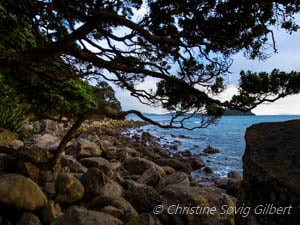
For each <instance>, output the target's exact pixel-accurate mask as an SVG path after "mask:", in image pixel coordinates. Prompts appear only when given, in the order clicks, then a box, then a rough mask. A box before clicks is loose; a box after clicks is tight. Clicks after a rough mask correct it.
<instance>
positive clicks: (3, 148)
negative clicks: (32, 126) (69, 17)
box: [0, 128, 24, 154]
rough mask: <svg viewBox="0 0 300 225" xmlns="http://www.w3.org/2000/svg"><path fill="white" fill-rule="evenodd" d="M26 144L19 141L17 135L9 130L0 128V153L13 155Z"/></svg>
mask: <svg viewBox="0 0 300 225" xmlns="http://www.w3.org/2000/svg"><path fill="white" fill-rule="evenodd" d="M23 145H24V143H23V142H22V141H20V140H18V138H17V135H16V134H15V133H13V132H11V131H9V130H6V129H3V128H0V152H1V153H7V154H11V152H12V151H13V152H14V151H15V150H17V149H19V148H20V147H23Z"/></svg>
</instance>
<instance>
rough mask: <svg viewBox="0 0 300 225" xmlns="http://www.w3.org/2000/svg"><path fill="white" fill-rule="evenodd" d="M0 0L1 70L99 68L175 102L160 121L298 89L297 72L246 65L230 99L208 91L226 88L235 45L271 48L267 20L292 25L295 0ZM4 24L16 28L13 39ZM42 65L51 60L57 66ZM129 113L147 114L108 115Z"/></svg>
mask: <svg viewBox="0 0 300 225" xmlns="http://www.w3.org/2000/svg"><path fill="white" fill-rule="evenodd" d="M0 3H1V4H0V18H1V21H0V23H1V26H0V29H1V32H0V34H1V35H0V47H1V53H0V59H1V60H0V68H1V70H3V71H5V70H8V69H9V68H10V69H11V68H14V67H18V68H20V69H21V70H23V71H24V70H26V71H28V72H30V73H28V74H31V75H30V76H28V77H26V76H23V77H22V79H26V80H30V79H32V74H35V76H37V77H39V78H40V79H42V78H45V77H47V79H49V80H63V79H74V78H83V77H87V76H96V77H100V78H101V79H104V80H107V81H110V82H113V83H115V84H116V85H118V86H120V87H122V88H125V89H127V90H129V91H130V92H131V94H132V95H133V96H135V97H137V98H138V99H139V100H140V101H141V102H143V103H145V104H150V105H161V106H163V107H164V108H166V109H168V110H170V111H171V112H173V116H174V117H173V119H172V120H171V121H170V122H171V123H170V124H169V125H161V126H164V127H173V126H175V127H176V126H177V127H183V126H184V124H183V123H179V125H178V124H175V123H173V122H174V121H176V118H177V117H178V118H181V119H182V118H183V120H184V119H186V118H185V117H184V116H191V115H193V114H194V113H198V112H200V113H201V114H202V115H206V116H203V118H202V120H201V123H200V126H205V125H207V124H208V123H210V122H211V121H212V119H213V118H215V117H219V116H221V115H222V113H223V112H224V109H225V108H229V109H240V110H243V111H247V110H250V109H252V108H254V107H255V106H257V105H258V104H260V103H262V102H265V101H275V100H276V99H278V98H282V97H285V96H287V95H290V94H296V93H299V91H300V79H299V76H300V75H299V73H298V72H293V71H292V72H289V73H286V72H280V71H278V70H274V71H273V72H272V73H252V72H250V71H248V72H241V74H240V76H241V79H240V87H239V94H237V95H235V96H233V98H232V100H230V101H220V100H219V99H215V98H214V97H212V96H213V94H215V93H220V92H222V91H223V90H224V87H225V85H224V82H225V81H226V79H225V77H226V75H228V73H229V68H230V66H231V64H232V56H233V55H234V54H236V53H239V52H242V53H244V55H245V57H248V58H249V59H260V60H263V59H266V58H267V57H268V55H267V54H266V49H268V48H273V50H274V51H275V52H276V51H277V49H276V43H275V40H274V35H273V31H272V28H273V27H276V26H277V27H281V28H282V29H285V30H286V31H288V32H290V33H292V32H294V31H297V29H298V25H297V24H296V23H295V18H294V17H295V15H296V13H298V12H299V10H300V1H278V0H274V1H269V0H260V1H258V0H257V1H246V0H225V1H219V0H197V1H196V0H186V1H182V0H172V1H171V0H145V1H142V0H124V1H118V0H80V1H79V0H39V1H38V0H0ZM142 8H143V10H140V9H142ZM141 11H146V12H145V13H141ZM20 33H21V34H22V35H20ZM6 34H10V35H11V37H12V36H14V38H13V40H12V39H11V38H9V39H8V38H7V36H6ZM57 63H58V64H59V66H58V65H56V64H57ZM45 65H51V66H50V68H51V67H54V68H55V72H54V73H53V71H51V70H49V67H48V66H45ZM64 67H67V68H68V69H64ZM70 71H71V73H70ZM149 78H153V79H156V80H157V87H156V88H155V89H151V90H143V89H139V88H138V84H139V83H141V82H144V81H145V80H147V79H149ZM34 80H35V78H34ZM75 95H76V94H75ZM128 113H136V114H138V115H139V116H140V117H142V118H143V119H146V120H148V119H147V118H145V117H144V116H143V115H141V114H140V113H139V112H137V111H133V110H131V111H128V112H122V113H119V114H116V113H114V115H112V116H115V117H117V116H118V115H120V116H124V115H125V114H128ZM186 113H189V114H188V115H187V114H186ZM151 122H153V121H151ZM158 125H159V124H158Z"/></svg>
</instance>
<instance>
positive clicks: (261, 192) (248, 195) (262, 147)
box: [236, 120, 300, 225]
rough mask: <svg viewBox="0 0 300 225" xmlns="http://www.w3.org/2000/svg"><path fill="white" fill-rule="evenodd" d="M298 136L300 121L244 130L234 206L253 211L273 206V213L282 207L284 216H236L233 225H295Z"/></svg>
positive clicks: (299, 199) (299, 189)
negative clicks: (240, 183)
mask: <svg viewBox="0 0 300 225" xmlns="http://www.w3.org/2000/svg"><path fill="white" fill-rule="evenodd" d="M299 134H300V120H291V121H286V122H278V123H261V124H255V125H252V126H251V127H249V128H248V129H247V131H246V136H245V137H246V150H245V153H244V156H243V167H244V174H243V181H242V185H241V190H240V195H239V198H238V203H237V205H238V206H241V205H242V204H244V205H247V206H249V207H252V208H255V207H257V206H259V205H264V206H266V205H265V204H267V206H268V205H269V206H270V204H273V206H275V207H276V208H277V209H278V207H283V209H285V212H284V213H282V212H283V211H282V212H281V214H280V215H276V216H275V215H268V214H270V213H264V214H259V215H257V214H255V213H254V212H252V211H251V213H250V215H249V216H247V217H242V216H237V221H236V223H237V225H242V224H243V225H250V224H251V225H252V224H254V223H255V224H272V225H281V224H289V225H297V224H299V221H300V214H299V211H298V210H299V206H300V182H299V180H300V170H299V168H300V154H299V146H300V135H299ZM290 206H291V208H289V207H290ZM284 207H287V208H284ZM263 209H266V207H264V208H263ZM253 211H254V210H253ZM289 213H290V214H289Z"/></svg>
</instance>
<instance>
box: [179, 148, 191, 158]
mask: <svg viewBox="0 0 300 225" xmlns="http://www.w3.org/2000/svg"><path fill="white" fill-rule="evenodd" d="M181 155H182V156H183V157H190V156H192V155H193V154H192V152H191V151H190V150H185V151H183V152H181Z"/></svg>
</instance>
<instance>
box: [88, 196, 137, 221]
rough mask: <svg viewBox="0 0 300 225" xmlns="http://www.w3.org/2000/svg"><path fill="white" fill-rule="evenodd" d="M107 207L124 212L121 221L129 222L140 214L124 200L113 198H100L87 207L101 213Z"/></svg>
mask: <svg viewBox="0 0 300 225" xmlns="http://www.w3.org/2000/svg"><path fill="white" fill-rule="evenodd" d="M107 206H113V207H115V208H117V209H119V210H121V211H122V216H121V220H122V221H124V222H127V221H129V220H130V219H132V218H135V217H136V216H137V215H138V213H137V211H136V210H135V209H134V208H133V206H132V205H131V204H130V202H128V201H127V200H126V199H124V198H122V197H121V198H114V197H112V196H110V197H109V196H98V197H96V198H94V199H93V200H91V201H90V202H89V203H87V205H86V207H87V208H88V209H92V210H96V211H101V210H102V209H103V208H105V207H107Z"/></svg>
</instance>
